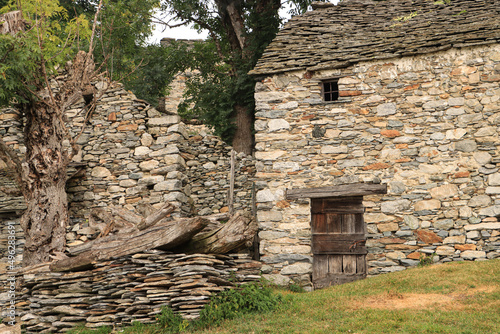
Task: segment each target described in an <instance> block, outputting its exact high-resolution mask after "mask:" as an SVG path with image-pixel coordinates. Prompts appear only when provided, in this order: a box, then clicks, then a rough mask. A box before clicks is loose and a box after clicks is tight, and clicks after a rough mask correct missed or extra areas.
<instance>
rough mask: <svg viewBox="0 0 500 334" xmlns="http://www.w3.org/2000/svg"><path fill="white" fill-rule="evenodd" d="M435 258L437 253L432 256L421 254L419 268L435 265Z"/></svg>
mask: <svg viewBox="0 0 500 334" xmlns="http://www.w3.org/2000/svg"><path fill="white" fill-rule="evenodd" d="M435 256H436V253H432V254H431V255H430V256H429V255H426V254H420V259H419V262H418V266H419V267H425V266H430V265H431V264H433V263H434V257H435Z"/></svg>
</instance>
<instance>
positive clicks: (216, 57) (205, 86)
mask: <svg viewBox="0 0 500 334" xmlns="http://www.w3.org/2000/svg"><path fill="white" fill-rule="evenodd" d="M310 3H311V1H310V0H295V1H291V4H293V5H294V6H295V7H294V8H295V9H294V13H299V12H304V11H305V10H306V9H307V7H308V6H309V5H310ZM230 4H231V5H234V6H235V9H236V11H237V12H238V13H239V14H240V15H241V16H240V17H241V19H242V20H243V30H237V29H236V28H235V27H234V26H233V25H232V24H231V20H230V18H229V15H230V14H228V11H226V8H227V7H228V6H229V5H230ZM162 5H163V7H162V8H163V10H164V12H165V13H167V14H169V15H170V16H172V17H174V18H176V19H178V20H180V21H182V22H187V23H188V24H193V25H194V26H195V27H196V28H199V29H205V30H208V31H209V34H210V38H209V40H208V41H206V42H205V43H204V45H198V46H195V47H194V48H191V49H188V50H187V51H188V52H187V53H186V54H185V55H184V57H185V59H187V62H188V63H189V68H190V69H192V70H197V72H196V74H194V75H193V76H192V77H191V78H189V80H188V81H187V83H186V85H187V90H186V94H185V103H184V104H182V105H181V106H180V108H179V113H180V114H181V115H182V116H183V117H187V118H194V117H196V118H198V119H200V120H201V121H203V122H204V123H205V124H207V125H210V126H211V127H212V128H213V129H214V132H215V134H217V135H219V136H221V137H222V139H224V140H225V141H226V142H228V143H231V139H232V136H233V134H234V132H235V124H234V123H233V122H234V116H235V110H236V107H237V106H238V107H242V109H245V110H247V111H248V112H249V113H252V114H253V113H254V104H255V102H254V96H253V94H254V87H255V80H254V78H253V77H251V76H249V75H248V74H247V73H248V72H249V71H250V70H251V69H252V68H253V67H254V66H255V64H256V62H257V60H258V59H259V58H260V57H261V55H262V53H263V51H264V49H265V48H266V47H267V45H268V44H269V43H270V42H271V41H272V39H273V38H274V36H275V35H276V33H277V32H278V29H279V27H280V24H281V22H282V19H281V18H280V16H279V13H278V10H279V8H280V6H281V2H279V1H278V2H276V1H264V0H245V1H222V0H214V1H201V0H171V1H163V2H162ZM214 9H215V10H214ZM236 36H243V37H244V39H245V42H244V45H241V43H239V42H238V41H237V37H236ZM183 65H184V64H183ZM184 68H186V67H184ZM247 126H248V127H252V124H248V125H247Z"/></svg>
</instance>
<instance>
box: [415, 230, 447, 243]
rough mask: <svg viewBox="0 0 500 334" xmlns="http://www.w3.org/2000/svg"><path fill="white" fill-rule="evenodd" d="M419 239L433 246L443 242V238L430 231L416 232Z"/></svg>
mask: <svg viewBox="0 0 500 334" xmlns="http://www.w3.org/2000/svg"><path fill="white" fill-rule="evenodd" d="M415 234H416V235H417V238H418V239H419V240H421V241H422V242H424V243H426V244H433V243H438V242H442V241H443V238H441V237H439V236H438V235H437V234H436V233H434V232H432V231H428V230H417V231H415Z"/></svg>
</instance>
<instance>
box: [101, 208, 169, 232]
mask: <svg viewBox="0 0 500 334" xmlns="http://www.w3.org/2000/svg"><path fill="white" fill-rule="evenodd" d="M175 209H176V207H175V206H174V205H172V204H170V203H165V204H163V206H162V207H161V208H160V209H159V210H157V211H155V212H153V213H152V214H150V215H149V216H147V217H146V218H144V217H142V216H139V215H137V214H135V213H133V212H131V211H129V210H126V209H123V208H114V207H111V208H110V210H111V214H112V215H113V216H118V217H120V218H122V219H123V220H125V221H127V222H130V223H132V224H134V225H135V226H136V227H137V229H138V230H139V231H140V230H144V229H146V228H148V227H150V226H153V225H154V224H157V223H158V222H160V221H161V220H162V219H163V218H165V217H167V216H168V215H169V214H170V213H172V212H173V211H174V210H175Z"/></svg>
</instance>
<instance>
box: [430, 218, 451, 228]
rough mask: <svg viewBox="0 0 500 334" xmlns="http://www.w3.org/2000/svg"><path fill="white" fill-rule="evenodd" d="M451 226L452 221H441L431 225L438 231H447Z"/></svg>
mask: <svg viewBox="0 0 500 334" xmlns="http://www.w3.org/2000/svg"><path fill="white" fill-rule="evenodd" d="M453 225H454V223H453V219H441V220H438V221H436V222H434V223H433V226H434V228H435V229H438V230H449V229H451V228H452V227H453Z"/></svg>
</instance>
